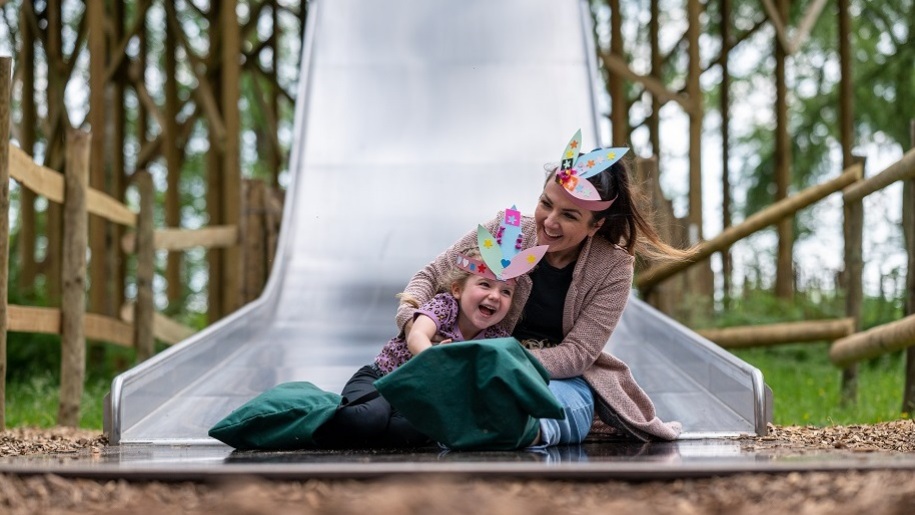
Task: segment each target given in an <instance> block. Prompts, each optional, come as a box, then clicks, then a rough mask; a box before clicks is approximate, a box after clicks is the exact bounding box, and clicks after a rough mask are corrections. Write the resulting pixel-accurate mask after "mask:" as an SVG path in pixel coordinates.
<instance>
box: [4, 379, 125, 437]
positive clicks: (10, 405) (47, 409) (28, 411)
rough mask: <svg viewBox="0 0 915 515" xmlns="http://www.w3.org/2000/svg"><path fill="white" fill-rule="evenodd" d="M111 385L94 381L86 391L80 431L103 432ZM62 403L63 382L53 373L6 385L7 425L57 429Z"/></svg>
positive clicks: (80, 418) (84, 391) (91, 381)
mask: <svg viewBox="0 0 915 515" xmlns="http://www.w3.org/2000/svg"><path fill="white" fill-rule="evenodd" d="M110 386H111V382H110V381H103V380H100V379H94V380H90V381H88V382H87V383H86V387H85V389H84V390H83V397H82V403H81V405H80V407H81V409H80V417H79V427H81V428H83V429H94V430H98V431H101V430H102V416H103V415H102V413H103V410H104V406H103V399H104V397H105V394H106V393H108V389H109V388H110ZM59 399H60V388H59V381H58V380H57V378H55V377H54V375H53V374H51V373H50V372H45V373H40V374H38V375H35V376H32V377H31V378H29V379H27V380H20V381H11V382H9V383H8V384H7V385H6V425H7V426H9V427H20V426H28V427H54V426H56V425H57V409H58V403H59Z"/></svg>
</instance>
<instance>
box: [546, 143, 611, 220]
mask: <svg viewBox="0 0 915 515" xmlns="http://www.w3.org/2000/svg"><path fill="white" fill-rule="evenodd" d="M580 146H581V130H580V129H579V130H578V131H577V132H576V133H575V135H574V136H572V139H571V140H570V141H569V143H568V145H566V148H565V151H564V152H563V159H562V161H561V163H560V166H559V170H558V171H557V172H556V182H557V183H559V184H560V185H561V186H562V187H563V191H565V192H566V193H567V194H568V195H569V197H570V198H571V200H572V201H573V202H574V203H575V204H576V205H578V206H579V207H582V208H584V209H587V210H589V211H603V210H605V209H609V208H610V206H611V205H613V201H614V200H616V197H614V198H613V199H611V200H601V198H600V193H599V192H598V191H597V188H595V187H594V185H593V184H591V182H590V181H587V180H584V179H587V178H589V177H593V176H595V175H597V174H599V173H601V172H603V171H604V170H606V169H608V168H610V167H611V166H613V164H614V163H616V162H617V161H619V160H620V159H621V158H622V157H623V156H624V155H626V153H627V152H629V149H628V148H626V147H610V148H599V149H596V150H593V151H591V152H588V153H587V154H584V155H580V156H577V157H574V156H576V155H577V152H576V151H575V149H577V148H579V147H580ZM570 153H571V154H572V156H571V157H570V155H569V154H570ZM604 156H606V158H605V157H604Z"/></svg>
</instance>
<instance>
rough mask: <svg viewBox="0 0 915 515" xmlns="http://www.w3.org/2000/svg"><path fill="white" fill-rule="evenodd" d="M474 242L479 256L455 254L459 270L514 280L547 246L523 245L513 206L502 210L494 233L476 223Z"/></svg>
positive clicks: (523, 272) (534, 263)
mask: <svg viewBox="0 0 915 515" xmlns="http://www.w3.org/2000/svg"><path fill="white" fill-rule="evenodd" d="M477 244H478V245H479V248H480V256H481V257H482V259H475V258H471V257H467V256H465V255H463V254H458V256H457V258H456V262H455V265H457V267H458V268H460V269H461V270H466V271H468V272H470V273H472V274H476V275H479V276H482V277H486V278H489V279H496V280H499V281H507V280H509V279H514V278H515V277H518V276H520V275H524V274H526V273H528V272H530V271H531V269H533V268H534V267H535V266H537V263H539V262H540V260H541V259H543V255H544V254H546V251H547V249H549V245H538V246H536V247H531V248H529V249H525V248H523V247H524V235H523V234H522V233H521V212H520V211H518V209H517V208H516V207H515V206H512V207H511V209H506V210H505V216H504V217H503V218H502V221H501V222H500V223H499V230H498V232H497V233H496V235H495V236H493V234H492V233H490V232H489V231H488V230H487V229H486V228H485V227H483V226H482V225H480V226H478V227H477Z"/></svg>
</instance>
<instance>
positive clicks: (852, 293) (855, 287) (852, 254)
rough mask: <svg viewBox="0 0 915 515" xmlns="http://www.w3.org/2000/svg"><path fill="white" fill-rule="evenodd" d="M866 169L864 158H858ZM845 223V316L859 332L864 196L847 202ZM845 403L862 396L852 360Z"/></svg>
mask: <svg viewBox="0 0 915 515" xmlns="http://www.w3.org/2000/svg"><path fill="white" fill-rule="evenodd" d="M856 161H857V163H860V165H861V167H862V169H863V167H864V159H863V158H858V159H857V160H856ZM842 211H843V213H844V219H845V223H844V224H843V232H844V239H845V274H843V277H844V278H845V316H847V317H849V318H852V319H854V321H855V332H858V331H860V330H861V303H862V302H863V298H864V291H863V287H864V286H863V277H862V276H863V272H864V258H863V255H862V252H863V246H864V244H863V238H864V201H863V200H862V199H856V200H848V199H846V200H845V201H844V203H843V209H842ZM841 388H842V394H841V401H840V402H841V403H842V404H854V402H855V400H856V398H857V396H858V365H857V363H852V364H850V365H848V366H847V367H845V368H844V369H842V386H841Z"/></svg>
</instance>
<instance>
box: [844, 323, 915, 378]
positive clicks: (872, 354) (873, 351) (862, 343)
mask: <svg viewBox="0 0 915 515" xmlns="http://www.w3.org/2000/svg"><path fill="white" fill-rule="evenodd" d="M913 345H915V315H909V316H907V317H905V318H903V319H901V320H897V321H895V322H890V323H888V324H883V325H880V326H877V327H873V328H871V329H868V330H867V331H864V332H861V333H858V334H854V335H852V336H848V337H846V338H842V339H840V340H837V341H836V342H835V343H833V344H832V347H830V349H829V359H830V360H832V362H833V363H834V364H835V365H836V366H839V367H846V366H848V365H850V364H852V363H856V362H858V361H862V360H865V359H870V358H876V357H877V356H880V355H883V354H886V353H888V352H894V351H897V350H902V349H905V348H908V347H911V346H913Z"/></svg>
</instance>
